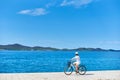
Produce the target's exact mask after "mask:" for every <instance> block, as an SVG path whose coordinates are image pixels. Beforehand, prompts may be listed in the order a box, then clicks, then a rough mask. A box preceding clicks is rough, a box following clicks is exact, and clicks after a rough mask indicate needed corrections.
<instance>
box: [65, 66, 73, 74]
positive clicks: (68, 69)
mask: <svg viewBox="0 0 120 80" xmlns="http://www.w3.org/2000/svg"><path fill="white" fill-rule="evenodd" d="M72 72H73V68H72V67H71V66H70V67H68V66H67V67H65V68H64V73H65V74H66V75H70V74H71V73H72Z"/></svg>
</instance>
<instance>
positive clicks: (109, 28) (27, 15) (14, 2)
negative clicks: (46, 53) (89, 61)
mask: <svg viewBox="0 0 120 80" xmlns="http://www.w3.org/2000/svg"><path fill="white" fill-rule="evenodd" d="M119 4H120V0H0V10H1V12H0V44H13V43H20V44H23V45H28V46H45V47H47V46H49V47H56V48H78V47H93V48H98V47H99V48H104V49H120V46H119V45H120V5H119Z"/></svg>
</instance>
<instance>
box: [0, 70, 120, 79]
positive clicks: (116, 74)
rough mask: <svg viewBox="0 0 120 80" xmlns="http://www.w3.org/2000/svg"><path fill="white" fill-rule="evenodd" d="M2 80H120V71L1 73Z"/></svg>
mask: <svg viewBox="0 0 120 80" xmlns="http://www.w3.org/2000/svg"><path fill="white" fill-rule="evenodd" d="M0 80H120V70H107V71H88V72H87V73H86V74H85V75H79V74H77V75H76V74H75V72H73V73H72V74H71V75H65V74H64V72H46V73H0Z"/></svg>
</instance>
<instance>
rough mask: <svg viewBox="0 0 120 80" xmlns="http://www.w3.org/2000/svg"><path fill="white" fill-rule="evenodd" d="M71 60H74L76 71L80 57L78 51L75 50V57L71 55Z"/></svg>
mask: <svg viewBox="0 0 120 80" xmlns="http://www.w3.org/2000/svg"><path fill="white" fill-rule="evenodd" d="M71 60H72V61H75V62H74V63H73V64H74V65H75V67H76V73H78V67H79V65H80V57H79V54H78V52H75V57H73V58H72V59H71Z"/></svg>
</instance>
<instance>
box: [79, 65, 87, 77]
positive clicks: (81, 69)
mask: <svg viewBox="0 0 120 80" xmlns="http://www.w3.org/2000/svg"><path fill="white" fill-rule="evenodd" d="M86 71H87V69H86V67H85V66H84V65H80V66H79V74H80V75H84V74H85V73H86Z"/></svg>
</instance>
